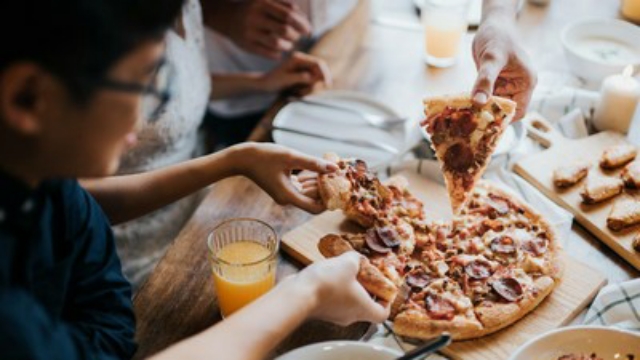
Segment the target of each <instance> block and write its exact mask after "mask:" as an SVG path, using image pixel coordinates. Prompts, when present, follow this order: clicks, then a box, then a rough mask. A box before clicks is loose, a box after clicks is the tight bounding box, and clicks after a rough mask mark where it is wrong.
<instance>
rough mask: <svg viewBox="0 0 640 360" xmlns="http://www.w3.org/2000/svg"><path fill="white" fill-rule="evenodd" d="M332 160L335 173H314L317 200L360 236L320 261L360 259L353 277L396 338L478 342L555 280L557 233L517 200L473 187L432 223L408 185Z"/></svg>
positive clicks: (335, 243)
mask: <svg viewBox="0 0 640 360" xmlns="http://www.w3.org/2000/svg"><path fill="white" fill-rule="evenodd" d="M330 158H333V159H334V160H336V161H337V163H338V165H339V167H340V171H338V172H337V173H334V174H330V175H322V176H321V178H320V188H321V194H322V198H323V200H324V201H325V203H326V204H327V205H328V206H330V207H332V208H333V209H341V210H343V211H344V212H345V214H346V215H347V217H348V218H350V219H352V220H354V221H356V222H358V223H359V224H361V225H363V226H364V227H365V228H366V230H364V231H363V232H362V233H359V234H342V235H337V234H330V235H327V236H325V237H323V238H322V239H321V240H320V242H319V244H318V248H319V250H320V252H321V253H322V254H323V255H324V256H325V257H333V256H338V255H340V254H341V253H343V252H345V251H350V250H356V251H358V252H359V253H360V254H362V255H363V260H362V263H361V269H360V274H359V276H358V279H359V281H360V282H361V283H362V284H363V286H364V287H365V288H366V289H367V290H368V291H369V292H370V293H371V294H372V295H373V296H375V297H376V298H377V299H379V300H380V301H381V302H383V303H390V304H391V309H392V311H391V320H392V321H393V323H394V331H395V332H396V333H397V334H399V335H403V336H407V337H413V338H422V339H427V338H431V337H434V336H436V335H438V334H440V333H441V332H443V331H448V332H449V333H451V334H452V336H453V338H454V339H458V340H461V339H471V338H477V337H480V336H484V335H487V334H489V333H492V332H495V331H497V330H499V329H501V328H503V327H505V326H508V325H510V324H512V323H514V322H516V321H517V320H519V319H520V318H521V317H523V316H524V315H525V314H527V313H528V312H530V311H531V310H533V309H534V308H535V307H536V306H537V305H538V304H539V303H540V302H541V301H542V300H543V299H544V298H545V297H546V296H547V295H549V293H550V292H551V291H552V290H553V288H554V287H555V285H556V284H557V283H558V281H559V279H560V275H561V263H560V261H559V256H558V246H557V243H556V235H555V233H554V231H553V229H552V227H551V226H550V225H549V224H548V223H547V222H546V221H545V220H544V219H543V218H542V217H541V216H540V215H539V214H537V213H536V212H535V211H534V210H533V209H531V208H530V207H529V206H527V205H526V204H525V203H524V202H522V201H520V200H519V199H518V198H517V197H516V196H515V195H513V194H511V193H509V192H506V191H504V190H502V189H499V188H497V187H496V186H494V185H492V184H490V183H487V182H480V183H478V185H477V186H476V187H475V189H474V190H473V191H472V193H471V194H470V198H469V200H468V201H466V202H465V204H464V206H463V207H462V208H461V209H460V213H459V215H458V216H457V217H456V218H455V219H454V220H452V221H449V222H443V221H429V220H426V216H425V214H424V212H423V211H422V204H421V203H420V202H419V200H417V199H416V198H415V197H414V196H413V195H411V194H410V192H409V191H408V190H407V187H406V180H400V181H399V180H394V181H392V182H391V183H390V184H389V185H386V184H383V183H381V182H380V181H379V180H378V179H377V178H376V177H375V176H374V175H372V174H371V173H370V172H368V171H367V168H366V164H364V162H361V161H352V160H342V159H337V157H336V156H335V155H331V156H330Z"/></svg>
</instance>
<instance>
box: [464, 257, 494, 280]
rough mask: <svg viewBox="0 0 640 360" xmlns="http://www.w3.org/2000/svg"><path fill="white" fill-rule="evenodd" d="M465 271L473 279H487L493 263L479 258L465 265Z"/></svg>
mask: <svg viewBox="0 0 640 360" xmlns="http://www.w3.org/2000/svg"><path fill="white" fill-rule="evenodd" d="M464 271H465V272H466V273H467V275H469V277H470V278H472V279H477V280H481V279H486V278H488V277H489V276H491V264H489V262H488V261H485V260H481V259H477V260H474V261H472V262H470V263H468V264H467V265H465V267H464Z"/></svg>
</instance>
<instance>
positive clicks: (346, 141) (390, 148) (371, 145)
mask: <svg viewBox="0 0 640 360" xmlns="http://www.w3.org/2000/svg"><path fill="white" fill-rule="evenodd" d="M276 130H278V131H284V132H288V133H291V134H298V135H304V136H309V137H314V138H316V139H322V140H327V141H333V142H338V143H343V144H349V145H355V146H361V147H366V148H371V149H378V150H382V151H386V152H388V153H391V154H394V155H397V154H398V153H399V150H398V149H396V148H394V147H393V146H391V145H387V144H382V143H378V142H374V141H370V140H367V139H339V138H335V137H332V136H327V135H321V134H316V133H312V132H307V131H304V130H298V129H292V128H288V127H281V126H272V127H271V131H276Z"/></svg>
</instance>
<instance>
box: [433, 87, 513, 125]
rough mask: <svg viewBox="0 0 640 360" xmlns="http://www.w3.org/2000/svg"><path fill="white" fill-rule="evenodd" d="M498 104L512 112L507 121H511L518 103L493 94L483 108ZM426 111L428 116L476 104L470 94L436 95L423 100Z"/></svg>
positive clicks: (505, 110)
mask: <svg viewBox="0 0 640 360" xmlns="http://www.w3.org/2000/svg"><path fill="white" fill-rule="evenodd" d="M494 103H495V104H497V105H498V106H500V108H501V109H502V110H503V113H505V114H511V116H510V117H508V118H506V119H505V121H507V122H508V123H510V122H511V120H512V119H513V116H514V115H515V112H516V107H517V104H516V103H515V102H514V101H512V100H509V99H505V98H501V97H498V96H492V97H490V98H489V101H487V103H486V104H485V105H484V106H483V107H482V109H483V110H489V109H491V105H492V104H494ZM423 105H424V113H425V115H427V117H430V116H433V115H435V114H439V113H441V112H442V111H443V110H444V109H445V108H447V107H452V108H470V107H472V106H474V104H473V100H472V99H471V97H470V96H469V95H465V94H460V95H449V96H434V97H430V98H428V99H425V100H424V101H423Z"/></svg>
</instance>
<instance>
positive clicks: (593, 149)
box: [514, 115, 640, 269]
mask: <svg viewBox="0 0 640 360" xmlns="http://www.w3.org/2000/svg"><path fill="white" fill-rule="evenodd" d="M524 121H525V122H526V123H525V126H526V127H527V131H528V133H529V135H530V136H531V137H532V138H534V139H535V140H537V141H539V142H540V143H541V144H542V145H543V146H545V147H547V149H546V150H543V151H542V152H540V153H537V154H535V155H531V156H528V157H526V158H525V159H523V160H521V161H519V162H518V163H517V164H516V165H515V167H514V170H515V172H516V173H518V174H520V175H521V176H522V177H523V178H524V179H525V180H527V181H528V182H530V183H531V184H533V186H535V187H536V188H538V189H539V190H540V191H542V193H544V194H545V195H546V196H547V197H548V198H550V199H551V200H553V201H554V202H556V203H557V204H558V205H560V206H562V207H563V208H565V209H567V210H568V211H570V212H571V213H572V214H573V215H574V216H575V218H576V220H577V221H578V222H579V223H580V224H581V225H582V226H584V227H585V228H587V230H589V232H591V233H592V234H593V235H594V236H596V237H597V238H598V239H600V240H601V241H602V242H604V243H605V244H607V246H609V247H610V248H611V249H612V250H613V251H615V252H616V253H618V255H620V256H622V257H623V258H624V259H625V260H627V261H628V262H629V263H630V264H631V265H633V266H634V267H635V268H636V269H640V253H638V252H636V251H634V250H633V248H632V247H631V242H632V240H633V237H634V235H635V234H636V233H637V232H638V228H639V227H637V226H636V227H632V228H630V229H627V230H623V231H619V232H614V231H611V230H609V228H608V227H607V216H608V215H609V212H610V211H611V207H612V206H613V204H614V202H615V201H616V200H617V198H618V197H619V196H618V197H616V198H614V199H611V200H607V201H605V202H603V203H600V204H594V205H584V204H582V198H581V197H580V190H581V189H582V186H583V184H584V181H585V180H582V182H580V183H579V184H576V185H575V186H573V187H570V188H568V189H566V190H560V189H556V187H555V186H554V185H553V180H552V176H553V171H554V170H555V169H556V168H558V167H561V166H566V165H571V164H572V163H574V162H576V161H578V160H588V161H590V162H591V163H592V167H591V169H590V170H589V176H592V175H601V176H614V177H618V176H620V171H621V170H622V168H620V169H618V170H614V171H604V170H602V169H600V166H599V164H598V163H599V161H600V156H601V155H602V152H603V151H604V150H605V149H606V148H608V147H610V146H612V145H617V144H622V143H626V142H627V140H626V138H625V137H624V136H623V135H621V134H619V133H616V132H611V131H604V132H601V133H598V134H595V135H592V136H589V137H586V138H582V139H577V140H573V139H567V138H565V137H564V136H562V134H560V133H559V132H558V131H557V130H555V129H554V128H553V126H551V125H550V124H549V123H548V122H547V121H546V120H544V119H542V118H541V117H540V116H539V115H533V116H531V117H528V118H527V119H525V120H524Z"/></svg>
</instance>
